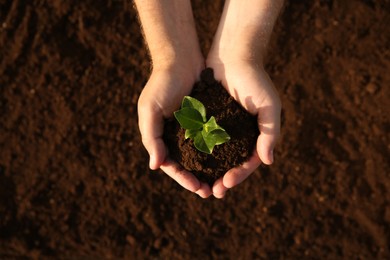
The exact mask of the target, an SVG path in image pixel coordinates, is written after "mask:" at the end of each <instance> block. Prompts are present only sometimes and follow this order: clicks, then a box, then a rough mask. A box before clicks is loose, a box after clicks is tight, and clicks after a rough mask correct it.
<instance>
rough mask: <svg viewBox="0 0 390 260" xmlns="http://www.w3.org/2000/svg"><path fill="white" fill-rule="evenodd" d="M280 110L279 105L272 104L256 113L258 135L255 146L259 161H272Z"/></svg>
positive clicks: (266, 162) (278, 131) (277, 133)
mask: <svg viewBox="0 0 390 260" xmlns="http://www.w3.org/2000/svg"><path fill="white" fill-rule="evenodd" d="M280 110H281V109H280V105H273V106H269V107H266V108H264V109H260V111H259V113H258V119H257V120H258V124H259V130H260V136H259V137H258V139H257V144H256V148H257V153H258V154H259V157H260V159H261V161H262V162H263V163H265V164H268V165H269V164H272V163H273V161H274V156H273V150H274V147H275V144H276V142H277V140H278V137H279V133H280Z"/></svg>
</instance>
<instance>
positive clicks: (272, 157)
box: [269, 150, 274, 163]
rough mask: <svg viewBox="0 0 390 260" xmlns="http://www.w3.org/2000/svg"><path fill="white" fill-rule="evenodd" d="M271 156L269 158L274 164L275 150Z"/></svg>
mask: <svg viewBox="0 0 390 260" xmlns="http://www.w3.org/2000/svg"><path fill="white" fill-rule="evenodd" d="M269 155H270V156H269V158H270V160H271V163H273V162H274V150H271V152H270V154H269Z"/></svg>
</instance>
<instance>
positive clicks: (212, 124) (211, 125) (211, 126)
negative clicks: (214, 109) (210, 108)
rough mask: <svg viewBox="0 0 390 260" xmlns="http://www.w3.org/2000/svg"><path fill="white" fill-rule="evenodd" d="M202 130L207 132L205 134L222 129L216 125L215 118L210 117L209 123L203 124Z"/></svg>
mask: <svg viewBox="0 0 390 260" xmlns="http://www.w3.org/2000/svg"><path fill="white" fill-rule="evenodd" d="M203 129H204V130H205V131H206V132H207V133H210V132H211V131H213V130H215V129H222V130H223V128H222V127H220V126H219V125H218V124H217V121H215V117H213V116H212V117H210V119H209V121H207V123H206V124H204V126H203Z"/></svg>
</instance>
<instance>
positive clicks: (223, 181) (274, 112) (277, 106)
mask: <svg viewBox="0 0 390 260" xmlns="http://www.w3.org/2000/svg"><path fill="white" fill-rule="evenodd" d="M211 57H212V56H211ZM207 66H208V67H211V68H213V70H214V77H215V79H216V80H218V81H221V83H222V85H223V86H224V87H225V88H226V90H227V91H228V92H229V93H230V95H231V96H233V98H234V99H235V100H236V101H237V102H238V103H240V104H241V105H242V106H243V107H244V108H245V109H246V110H247V111H248V112H249V113H251V114H252V115H257V122H258V127H259V131H260V135H259V137H258V139H257V144H256V149H255V151H254V152H253V155H252V157H251V158H250V159H249V160H248V161H247V162H245V163H243V164H242V165H240V166H238V167H235V168H233V169H230V170H229V171H227V172H226V174H225V175H224V176H223V177H221V178H219V179H218V180H217V181H216V182H215V183H214V185H213V187H212V192H213V195H214V196H215V197H216V198H223V197H224V196H225V193H226V191H227V190H228V189H230V188H233V187H234V186H236V185H238V184H239V183H241V182H242V181H244V180H245V179H246V178H247V177H248V176H249V175H250V174H251V173H252V172H253V171H254V170H255V169H256V168H257V167H259V166H260V164H261V162H262V163H264V164H268V165H269V164H272V163H273V160H274V158H273V149H274V146H275V143H276V141H277V139H278V136H279V132H280V113H281V103H280V99H279V96H278V94H277V92H276V89H275V87H274V85H273V83H272V81H271V79H270V78H269V76H268V74H267V73H266V72H265V71H264V68H263V66H262V64H256V63H255V62H254V61H251V60H240V59H227V60H221V59H213V58H211V59H210V58H209V59H208V61H207Z"/></svg>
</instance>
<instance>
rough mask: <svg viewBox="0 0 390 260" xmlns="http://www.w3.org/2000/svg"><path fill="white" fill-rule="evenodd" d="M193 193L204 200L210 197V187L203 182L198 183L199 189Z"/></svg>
mask: <svg viewBox="0 0 390 260" xmlns="http://www.w3.org/2000/svg"><path fill="white" fill-rule="evenodd" d="M195 193H196V194H198V195H199V196H200V197H202V198H204V199H206V198H208V197H210V195H211V194H212V192H211V188H210V186H209V185H208V184H206V183H204V182H201V183H200V188H199V190H197V191H196V192H195Z"/></svg>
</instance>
